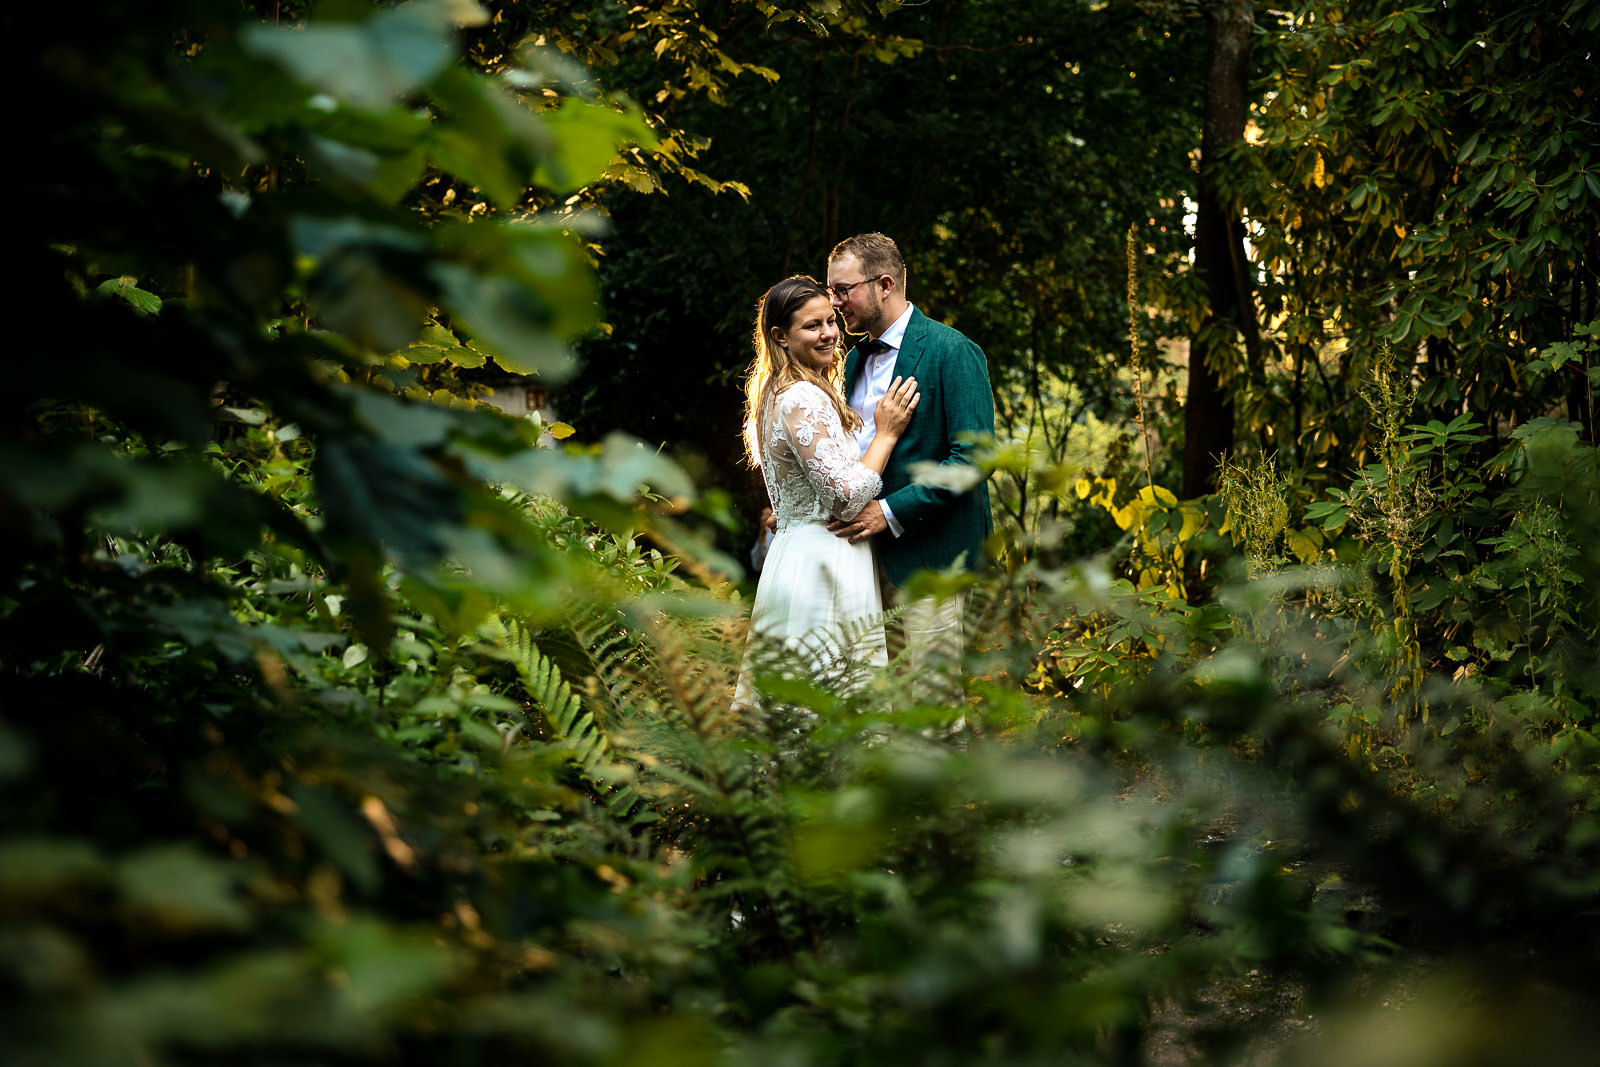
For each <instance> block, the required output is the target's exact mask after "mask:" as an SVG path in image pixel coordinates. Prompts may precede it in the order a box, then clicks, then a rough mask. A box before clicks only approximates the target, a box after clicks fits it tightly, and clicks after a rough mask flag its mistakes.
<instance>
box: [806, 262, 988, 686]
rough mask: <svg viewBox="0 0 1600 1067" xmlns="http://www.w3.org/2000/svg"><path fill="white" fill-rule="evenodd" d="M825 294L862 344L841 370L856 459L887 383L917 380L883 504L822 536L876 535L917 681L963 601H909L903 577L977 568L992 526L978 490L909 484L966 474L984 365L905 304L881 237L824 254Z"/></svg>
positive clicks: (957, 634)
mask: <svg viewBox="0 0 1600 1067" xmlns="http://www.w3.org/2000/svg"><path fill="white" fill-rule="evenodd" d="M828 288H829V289H831V290H832V291H833V306H834V308H835V309H837V310H838V312H839V315H840V317H841V318H842V319H843V320H844V326H845V329H846V330H847V331H849V332H850V333H853V334H866V335H867V340H865V341H863V342H861V343H860V344H858V345H857V346H856V347H855V348H854V349H852V350H851V352H850V354H849V356H847V357H846V358H845V363H844V389H845V397H846V399H847V400H848V401H849V404H850V406H851V408H853V409H854V410H855V411H856V413H857V414H858V415H860V416H861V423H862V426H861V429H860V430H858V431H857V433H856V437H857V439H858V441H859V442H860V444H861V448H862V451H863V452H865V451H866V446H867V444H868V443H869V442H870V441H871V440H872V436H873V433H874V432H875V427H874V426H873V423H872V411H873V408H874V407H876V406H877V403H878V401H879V400H880V399H882V398H883V395H884V394H885V393H886V392H887V391H888V389H889V384H890V382H892V381H893V380H894V379H895V378H896V377H914V378H916V379H917V386H918V388H919V389H920V390H921V392H922V405H921V407H919V408H918V409H917V413H916V416H915V417H914V418H913V419H912V420H911V425H910V426H908V427H907V428H906V431H905V433H904V434H903V435H902V436H901V438H900V441H899V443H898V444H896V445H895V449H894V452H893V453H892V454H891V455H890V457H889V464H888V467H887V469H885V471H884V472H883V497H882V498H881V499H879V500H874V501H872V502H871V503H869V504H868V505H867V506H866V507H865V508H863V509H862V510H861V513H860V514H859V515H857V516H856V517H855V519H853V520H851V521H848V522H845V521H836V522H833V523H830V524H829V527H828V528H829V529H830V530H832V531H833V532H834V533H836V534H837V535H838V536H840V537H847V538H849V539H850V540H851V541H852V542H855V541H859V540H861V539H862V538H863V537H873V536H875V535H876V536H877V540H876V541H874V542H873V544H874V547H875V549H876V553H877V559H878V568H879V571H880V573H881V576H882V578H883V584H884V606H885V607H902V608H904V613H903V614H902V616H901V621H902V626H903V629H904V631H905V641H906V647H907V649H908V650H909V655H910V658H911V660H912V663H911V668H912V671H913V677H914V678H923V679H924V680H926V678H925V672H924V671H923V670H922V669H921V668H922V665H923V660H924V659H925V658H926V657H928V656H929V655H930V654H937V655H942V656H945V657H947V658H949V657H954V656H955V655H957V654H958V653H959V652H960V650H961V648H962V645H963V642H964V634H963V632H962V623H961V616H962V612H963V609H964V608H965V605H966V597H965V595H961V596H954V597H949V598H946V599H945V600H943V601H942V602H941V601H937V600H935V599H934V598H932V597H925V598H920V599H918V600H915V601H909V602H908V600H907V598H906V597H905V596H904V595H903V594H902V589H903V587H904V585H905V583H906V581H907V579H909V578H910V577H911V575H912V574H914V573H916V572H917V571H919V570H923V569H925V568H932V569H934V570H944V569H946V568H948V567H950V566H952V565H955V564H958V563H959V564H960V565H962V566H963V567H965V568H966V569H967V570H977V569H978V565H979V562H980V558H981V555H982V552H983V540H984V538H985V537H987V536H988V534H989V531H990V530H991V529H993V520H992V519H991V517H990V514H989V487H988V485H987V484H985V483H984V482H982V481H979V482H978V483H977V485H976V486H974V487H972V488H970V489H965V490H958V489H952V488H949V487H947V486H944V485H942V484H929V485H918V484H915V483H914V482H913V480H912V474H911V469H910V468H911V466H912V464H915V463H923V462H932V463H938V464H941V465H946V466H953V465H960V466H964V467H970V466H971V465H972V452H973V449H974V447H975V446H974V445H973V444H972V443H971V442H970V441H966V440H961V439H960V438H961V437H962V435H965V434H981V435H989V436H993V434H994V392H993V390H992V389H991V388H990V386H989V370H988V364H987V363H986V362H985V360H984V358H983V350H982V349H980V348H979V347H978V346H977V345H975V344H973V343H972V342H971V341H970V340H968V339H967V338H966V337H965V336H963V335H962V334H961V333H959V332H958V331H956V330H953V329H951V328H950V327H949V326H946V325H944V324H943V323H938V322H934V321H933V320H932V319H930V318H928V317H927V316H926V315H924V314H923V313H922V312H921V311H919V310H917V309H916V308H915V307H914V306H912V305H911V304H910V303H909V302H908V301H907V300H906V264H905V260H904V259H903V258H901V256H900V249H899V248H897V247H896V246H895V243H894V242H893V241H892V240H890V239H889V238H887V237H885V236H884V235H883V234H881V233H864V234H859V235H857V236H855V237H851V238H849V239H847V240H844V241H841V242H839V244H838V245H837V246H836V247H835V248H834V250H833V251H832V252H831V253H830V254H829V256H828ZM953 473H956V474H958V475H959V474H964V473H967V472H965V471H959V472H953ZM956 480H957V481H958V482H959V481H960V479H959V477H958V478H957V479H956Z"/></svg>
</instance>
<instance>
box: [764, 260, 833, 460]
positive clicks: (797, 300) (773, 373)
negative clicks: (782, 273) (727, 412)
mask: <svg viewBox="0 0 1600 1067" xmlns="http://www.w3.org/2000/svg"><path fill="white" fill-rule="evenodd" d="M827 295H828V290H827V289H825V288H823V286H822V285H820V284H819V283H818V282H817V280H816V279H815V278H813V277H811V276H810V275H808V274H795V275H791V276H790V277H787V278H785V279H784V280H783V281H781V282H779V283H778V284H777V285H774V286H773V287H772V288H771V289H768V290H767V291H766V293H765V294H763V295H762V297H761V299H760V300H757V301H756V321H755V331H754V334H753V336H752V337H751V345H752V347H753V348H754V349H755V358H754V359H752V360H751V361H750V374H749V376H748V377H747V378H746V379H745V383H744V447H745V456H746V458H747V459H749V461H750V465H751V466H752V467H759V466H761V446H762V444H763V443H764V438H763V436H762V435H763V434H764V433H766V430H767V423H768V421H769V420H768V419H767V418H766V417H765V415H766V412H767V410H768V407H769V405H770V404H771V403H772V400H773V398H774V397H776V396H777V395H778V394H779V393H781V392H783V391H784V390H785V389H787V388H788V387H789V386H791V385H793V384H795V383H796V382H811V383H812V384H813V385H816V386H819V387H820V388H821V389H822V391H823V392H824V393H826V394H828V399H829V400H831V401H832V402H833V406H834V409H835V410H837V411H838V412H839V421H840V422H842V423H844V428H845V429H846V430H855V429H856V428H857V427H859V426H860V425H861V416H859V415H857V414H856V413H855V412H854V411H851V410H850V405H848V404H846V403H845V402H844V397H843V396H842V395H840V391H841V387H842V385H843V382H844V360H843V359H835V360H834V361H833V366H831V367H829V368H828V373H827V374H826V375H823V374H821V373H819V372H818V371H817V370H816V369H815V368H813V367H808V366H806V365H805V364H803V363H801V362H800V361H799V360H798V359H795V358H794V357H793V356H791V355H790V354H789V350H788V349H786V348H784V347H783V346H782V345H780V344H779V343H778V342H777V341H775V340H773V338H772V328H773V327H774V326H776V327H777V328H779V329H780V330H787V329H788V328H789V324H790V323H791V322H793V321H794V317H795V315H797V314H798V313H799V311H800V309H801V308H802V307H804V306H805V305H806V304H807V303H808V302H809V301H810V300H812V299H813V298H814V297H819V296H822V297H825V296H827Z"/></svg>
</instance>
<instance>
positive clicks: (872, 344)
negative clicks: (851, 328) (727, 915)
mask: <svg viewBox="0 0 1600 1067" xmlns="http://www.w3.org/2000/svg"><path fill="white" fill-rule="evenodd" d="M889 350H890V345H888V344H887V343H886V342H883V341H880V340H878V339H877V338H876V337H874V338H872V339H871V340H869V341H862V342H861V343H860V344H859V345H856V351H857V352H860V353H861V358H862V359H871V358H872V357H873V356H875V355H877V354H878V353H879V352H888V351H889Z"/></svg>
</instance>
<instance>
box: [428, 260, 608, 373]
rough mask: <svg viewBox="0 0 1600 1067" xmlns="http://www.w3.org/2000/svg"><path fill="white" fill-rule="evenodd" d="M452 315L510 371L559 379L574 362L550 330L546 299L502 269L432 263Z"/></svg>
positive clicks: (548, 309)
mask: <svg viewBox="0 0 1600 1067" xmlns="http://www.w3.org/2000/svg"><path fill="white" fill-rule="evenodd" d="M432 273H433V277H434V279H435V280H436V281H437V282H438V283H439V287H440V289H441V290H442V293H443V296H444V302H445V304H446V306H447V307H449V309H450V312H451V315H452V318H453V320H454V321H457V322H459V323H460V324H461V325H462V326H463V327H464V328H466V329H467V330H469V331H471V333H472V335H473V336H474V337H475V338H477V340H478V341H479V342H480V343H481V344H482V345H483V347H484V348H486V349H487V350H488V351H489V354H490V355H492V356H493V357H494V360H495V362H496V363H498V364H500V365H501V366H502V367H504V368H505V369H506V370H508V371H511V372H512V373H513V374H537V375H540V376H541V377H543V378H544V379H545V380H546V381H549V382H552V383H553V382H557V381H560V380H561V379H563V378H565V377H567V376H569V375H570V374H572V372H573V371H574V370H575V369H576V367H577V360H576V359H575V358H574V357H573V355H572V352H571V350H570V349H569V348H568V347H567V345H566V343H565V342H564V341H563V340H562V339H561V338H560V337H559V336H557V335H556V334H555V333H554V332H553V331H552V326H553V323H554V320H555V316H554V314H553V312H552V310H551V308H550V305H549V303H548V302H547V301H546V300H545V299H543V298H542V297H541V296H540V295H539V294H538V293H537V292H535V291H534V290H533V289H532V288H531V287H530V286H528V285H527V284H526V283H524V282H522V281H520V280H519V279H517V278H514V277H511V276H508V275H505V274H491V275H487V276H485V275H483V274H479V273H478V272H477V271H474V270H472V269H470V268H468V267H465V266H462V265H460V264H456V263H436V264H434V266H433V268H432Z"/></svg>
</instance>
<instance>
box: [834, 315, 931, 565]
mask: <svg viewBox="0 0 1600 1067" xmlns="http://www.w3.org/2000/svg"><path fill="white" fill-rule="evenodd" d="M913 310H915V309H914V308H913V307H912V306H911V305H909V304H908V305H907V306H906V309H905V311H903V312H901V313H900V317H899V318H897V319H895V320H894V321H893V322H892V323H890V324H889V328H888V329H886V330H884V331H883V333H881V334H879V335H878V340H880V341H882V342H883V343H884V344H886V345H888V346H889V348H888V350H887V351H883V352H878V353H876V354H875V355H873V356H870V357H868V359H867V361H866V366H864V367H862V368H861V376H860V377H858V378H857V379H856V384H855V386H854V388H852V389H851V390H850V409H851V410H852V411H854V412H855V413H856V414H857V415H860V416H861V428H860V429H858V430H857V431H856V434H855V437H856V444H858V445H860V446H861V454H862V455H863V456H864V455H866V454H867V446H868V445H870V444H872V439H873V438H874V437H876V436H878V427H877V426H876V425H875V424H874V423H873V421H872V413H873V411H874V410H875V409H876V408H877V406H878V401H880V400H882V399H883V398H884V396H885V395H886V394H887V393H888V392H889V385H890V383H891V382H893V381H894V361H895V360H897V359H899V358H900V342H901V341H902V340H903V339H904V338H905V335H906V324H907V323H909V322H910V321H911V312H912V311H913ZM878 505H879V506H880V507H882V508H883V517H884V518H885V519H886V520H888V523H889V531H890V532H891V533H893V534H894V535H895V536H896V537H899V536H900V535H901V534H902V533H905V528H904V527H902V526H901V525H900V524H899V523H898V522H896V521H895V517H894V513H893V512H892V511H890V510H889V505H888V503H887V502H886V501H884V500H879V501H878Z"/></svg>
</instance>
